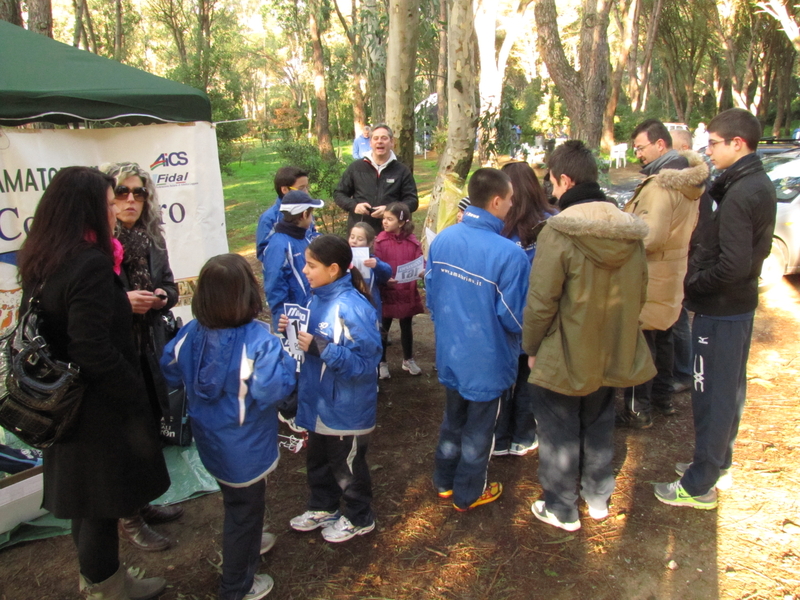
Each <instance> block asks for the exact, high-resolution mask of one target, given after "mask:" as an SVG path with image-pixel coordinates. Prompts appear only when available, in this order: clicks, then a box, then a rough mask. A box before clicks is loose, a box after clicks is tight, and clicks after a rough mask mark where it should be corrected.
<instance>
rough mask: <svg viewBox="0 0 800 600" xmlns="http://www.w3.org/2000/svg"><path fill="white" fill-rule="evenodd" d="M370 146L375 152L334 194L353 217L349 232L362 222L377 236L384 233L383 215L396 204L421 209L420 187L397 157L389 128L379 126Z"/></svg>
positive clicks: (349, 169)
mask: <svg viewBox="0 0 800 600" xmlns="http://www.w3.org/2000/svg"><path fill="white" fill-rule="evenodd" d="M369 145H370V148H372V152H371V153H370V154H369V155H367V156H365V157H364V158H363V159H361V160H357V161H354V162H353V163H351V164H350V166H349V167H347V169H346V170H345V172H344V173H343V174H342V179H341V180H340V181H339V185H337V186H336V190H335V191H334V192H333V199H334V201H335V202H336V204H337V206H339V207H340V208H343V209H344V210H346V211H348V212H349V213H350V216H349V217H348V219H347V229H348V231H349V230H350V229H352V227H353V225H355V224H356V223H359V222H362V221H363V222H366V223H369V224H370V225H372V227H373V229H375V231H376V232H380V231H383V211H384V210H385V209H386V207H387V206H388V205H389V204H391V203H392V202H405V203H406V205H408V209H409V210H410V211H411V212H414V211H415V210H417V208H418V207H419V199H418V198H417V184H416V182H415V181H414V176H413V175H412V174H411V171H409V170H408V167H406V166H405V165H404V164H402V163H400V162H399V161H398V160H397V157H396V156H395V154H394V150H393V149H394V134H392V130H391V129H390V128H389V126H388V125H385V124H383V123H381V124H380V125H375V127H373V128H372V134H371V136H370V138H369Z"/></svg>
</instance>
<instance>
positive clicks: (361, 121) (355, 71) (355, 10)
mask: <svg viewBox="0 0 800 600" xmlns="http://www.w3.org/2000/svg"><path fill="white" fill-rule="evenodd" d="M343 1H344V0H334V2H333V6H334V8H335V9H336V16H337V17H339V22H340V23H341V24H342V28H343V29H344V34H345V36H347V40H348V41H349V42H350V84H351V87H350V89H351V93H352V95H353V132H354V135H359V134H360V133H361V130H362V129H363V128H364V125H366V124H367V110H366V104H365V99H364V93H363V92H362V90H361V84H362V81H363V80H364V79H365V78H366V75H365V73H364V71H365V68H364V67H365V64H364V62H365V57H364V36H363V35H362V29H363V25H362V23H361V18H360V13H361V10H360V8H359V5H358V4H357V2H356V0H350V20H349V21H348V20H347V18H346V17H345V16H344V14H343V12H342V9H341V7H340V6H339V4H340V3H341V2H343Z"/></svg>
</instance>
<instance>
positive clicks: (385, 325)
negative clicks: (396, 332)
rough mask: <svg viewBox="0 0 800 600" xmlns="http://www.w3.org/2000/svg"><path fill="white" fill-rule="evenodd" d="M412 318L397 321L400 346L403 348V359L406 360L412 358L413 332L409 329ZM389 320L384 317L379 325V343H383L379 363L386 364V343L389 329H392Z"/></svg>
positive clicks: (390, 320)
mask: <svg viewBox="0 0 800 600" xmlns="http://www.w3.org/2000/svg"><path fill="white" fill-rule="evenodd" d="M413 318H414V317H405V318H404V319H397V320H398V321H399V322H400V345H401V346H402V347H403V358H404V359H405V360H408V359H409V358H414V331H413V330H412V329H411V320H412V319H413ZM392 320H393V319H391V318H387V317H384V318H383V321H382V323H381V325H382V328H381V341H382V342H383V354H381V362H386V341H387V339H388V337H389V329H390V328H391V327H392Z"/></svg>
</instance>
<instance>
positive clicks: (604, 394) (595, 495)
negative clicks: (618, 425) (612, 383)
mask: <svg viewBox="0 0 800 600" xmlns="http://www.w3.org/2000/svg"><path fill="white" fill-rule="evenodd" d="M533 390H534V392H533V396H534V406H535V410H536V418H537V420H538V422H539V483H540V484H541V486H542V489H543V490H544V501H545V505H546V507H547V510H549V511H550V512H552V513H553V514H555V515H556V516H557V517H558V518H559V519H560V520H561V521H562V522H565V523H571V522H573V521H577V520H578V507H577V502H578V488H579V486H580V495H581V496H582V497H583V499H584V500H586V503H587V504H588V505H589V506H591V507H593V508H596V509H598V510H599V509H603V508H605V507H606V506H608V499H609V498H610V497H611V493H612V492H613V491H614V471H613V469H612V466H611V461H612V459H613V458H614V388H608V387H602V388H600V389H599V390H597V391H596V392H592V393H591V394H588V395H586V396H565V395H564V394H559V393H558V392H553V391H552V390H547V389H545V388H543V387H539V386H537V385H534V386H533Z"/></svg>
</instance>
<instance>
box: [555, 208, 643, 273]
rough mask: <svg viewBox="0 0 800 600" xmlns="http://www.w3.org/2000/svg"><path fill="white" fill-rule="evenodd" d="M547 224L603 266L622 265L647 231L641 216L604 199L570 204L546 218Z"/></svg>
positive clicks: (595, 262) (616, 267) (598, 265)
mask: <svg viewBox="0 0 800 600" xmlns="http://www.w3.org/2000/svg"><path fill="white" fill-rule="evenodd" d="M547 225H549V226H550V227H552V228H553V229H555V230H556V231H558V232H559V233H562V234H563V235H566V236H567V237H569V238H570V239H571V240H572V242H573V243H574V244H575V246H576V247H577V248H578V249H579V250H580V251H581V253H582V254H584V255H585V256H586V258H588V259H589V260H590V261H592V263H593V264H594V265H595V266H597V267H599V268H603V269H618V268H619V267H621V266H622V265H623V264H625V262H626V261H627V260H628V259H629V258H630V256H631V254H632V253H633V252H634V251H635V250H636V249H637V248H638V246H639V244H640V243H641V241H642V240H643V239H644V238H645V236H646V235H647V232H648V228H647V224H646V223H645V222H644V221H642V219H640V218H639V217H637V216H635V215H632V214H628V213H624V212H622V211H621V210H619V209H618V208H617V207H616V206H614V205H613V204H611V203H609V202H604V201H598V202H587V203H584V204H576V205H573V206H570V207H569V208H566V209H564V210H563V211H562V212H560V213H559V214H557V215H555V216H553V217H550V218H549V219H548V220H547ZM620 242H623V243H620Z"/></svg>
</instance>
